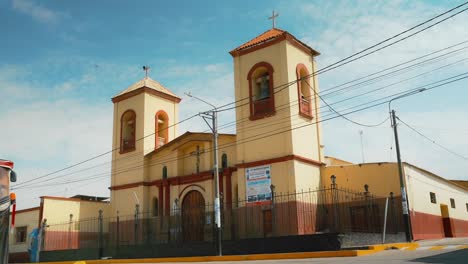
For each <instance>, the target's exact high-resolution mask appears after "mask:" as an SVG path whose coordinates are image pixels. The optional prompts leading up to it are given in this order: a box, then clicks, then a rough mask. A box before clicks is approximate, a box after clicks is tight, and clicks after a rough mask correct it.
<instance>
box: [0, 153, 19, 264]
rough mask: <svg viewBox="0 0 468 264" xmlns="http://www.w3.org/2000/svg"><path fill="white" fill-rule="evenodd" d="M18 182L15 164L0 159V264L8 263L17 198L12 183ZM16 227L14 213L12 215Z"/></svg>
mask: <svg viewBox="0 0 468 264" xmlns="http://www.w3.org/2000/svg"><path fill="white" fill-rule="evenodd" d="M15 181H16V173H15V172H14V171H13V162H11V161H9V160H2V159H0V264H7V263H8V235H9V233H10V232H9V231H10V206H11V205H14V204H15V202H16V198H15V196H14V194H10V182H15ZM12 225H14V212H13V213H12Z"/></svg>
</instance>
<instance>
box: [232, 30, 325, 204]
mask: <svg viewBox="0 0 468 264" xmlns="http://www.w3.org/2000/svg"><path fill="white" fill-rule="evenodd" d="M230 54H231V55H232V57H233V59H234V83H235V98H236V102H237V103H236V121H237V164H238V168H239V170H238V183H239V197H241V198H242V195H243V192H245V191H246V190H245V188H246V186H245V182H246V180H245V173H246V172H245V171H246V169H249V168H253V167H257V166H263V165H270V166H271V172H270V173H271V182H272V184H273V185H275V186H276V191H278V192H294V191H300V190H301V189H304V190H305V189H308V188H314V189H315V188H316V187H318V186H319V181H320V166H321V164H322V160H323V159H322V152H321V129H320V123H319V122H318V121H319V120H320V111H319V101H318V96H316V95H317V93H318V92H319V89H318V83H317V79H316V76H314V75H313V73H314V72H315V71H316V61H315V56H318V55H319V53H318V52H317V51H315V50H314V49H312V48H311V47H309V46H308V45H306V44H305V43H303V42H301V41H300V40H298V39H297V38H295V37H294V36H293V35H291V34H290V33H289V32H287V31H284V30H281V29H278V28H275V27H273V28H272V29H270V30H268V31H266V32H264V33H262V34H261V35H259V36H257V37H256V38H254V39H252V40H250V41H248V42H246V43H244V44H242V45H241V46H239V47H237V48H235V49H234V50H232V51H231V52H230Z"/></svg>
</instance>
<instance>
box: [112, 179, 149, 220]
mask: <svg viewBox="0 0 468 264" xmlns="http://www.w3.org/2000/svg"><path fill="white" fill-rule="evenodd" d="M144 188H147V187H144V186H138V187H134V188H128V189H122V190H115V191H113V192H115V195H114V198H113V199H114V200H112V209H111V210H112V211H111V214H112V215H113V216H115V215H116V214H117V211H119V215H121V216H127V215H133V214H134V213H135V205H136V204H137V200H136V198H135V195H134V194H133V193H135V194H136V195H137V197H138V200H139V202H140V211H141V210H143V211H147V210H148V200H145V199H144V193H146V192H145V191H144Z"/></svg>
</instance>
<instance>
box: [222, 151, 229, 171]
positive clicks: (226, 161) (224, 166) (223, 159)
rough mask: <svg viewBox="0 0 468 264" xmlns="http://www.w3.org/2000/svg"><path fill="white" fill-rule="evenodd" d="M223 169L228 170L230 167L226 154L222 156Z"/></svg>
mask: <svg viewBox="0 0 468 264" xmlns="http://www.w3.org/2000/svg"><path fill="white" fill-rule="evenodd" d="M221 167H222V168H223V169H226V168H227V167H228V160H227V155H226V153H224V154H223V155H222V156H221Z"/></svg>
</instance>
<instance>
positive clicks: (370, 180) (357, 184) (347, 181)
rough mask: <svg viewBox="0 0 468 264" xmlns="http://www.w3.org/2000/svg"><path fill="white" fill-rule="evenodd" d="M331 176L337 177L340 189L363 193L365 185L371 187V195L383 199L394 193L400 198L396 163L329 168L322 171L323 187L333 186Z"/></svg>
mask: <svg viewBox="0 0 468 264" xmlns="http://www.w3.org/2000/svg"><path fill="white" fill-rule="evenodd" d="M331 175H335V176H336V184H337V185H338V187H339V188H349V189H352V190H354V191H359V192H363V191H364V185H365V184H368V185H369V192H371V194H373V195H376V196H381V197H387V196H389V194H390V192H393V193H394V195H395V196H400V181H399V177H398V167H397V164H396V163H381V164H378V163H369V164H362V165H342V166H327V167H322V170H321V186H322V188H323V186H326V187H327V188H328V187H330V185H331V179H330V177H331Z"/></svg>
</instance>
